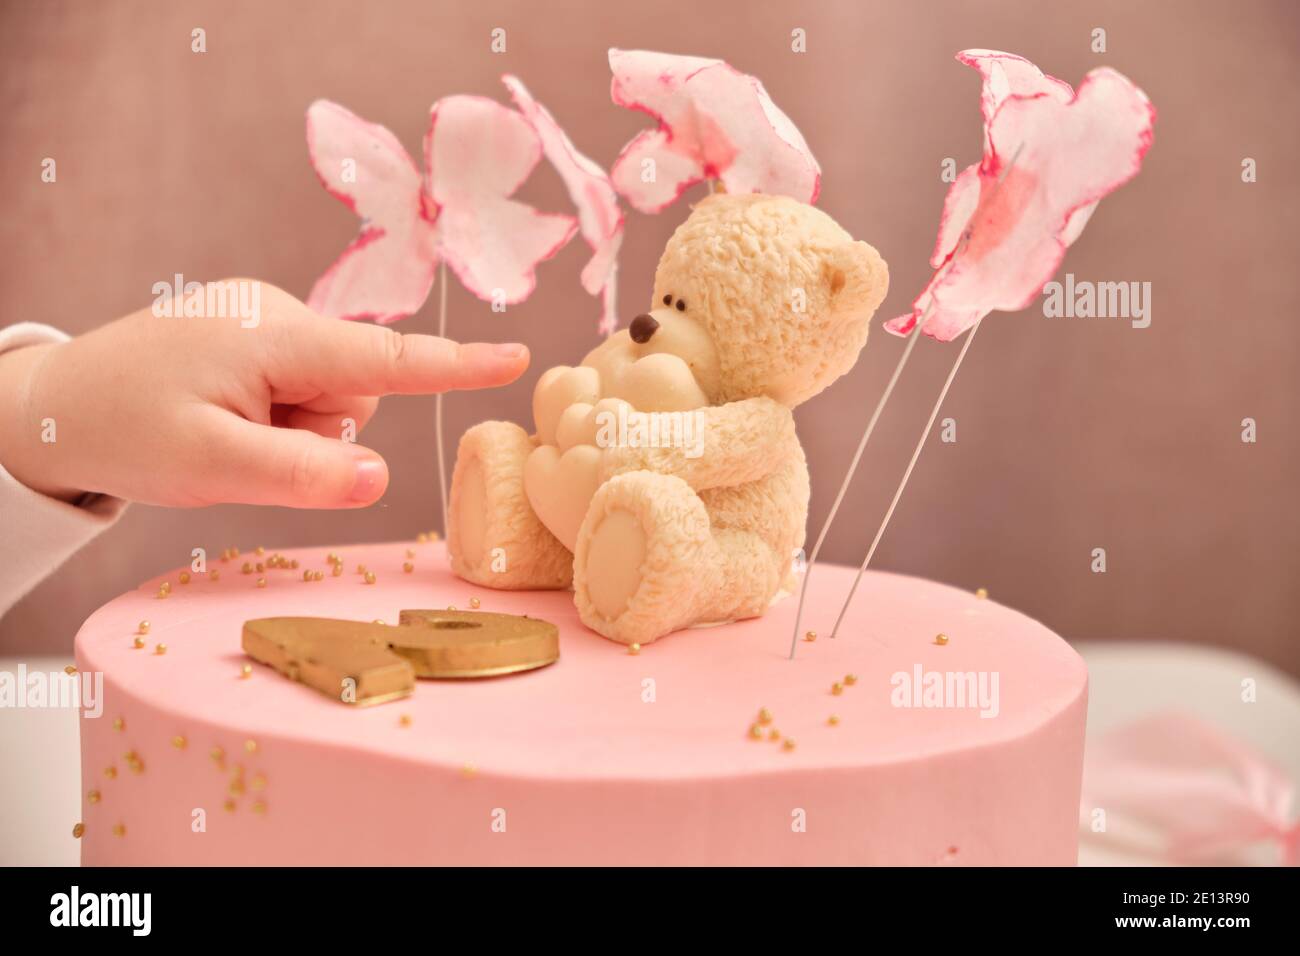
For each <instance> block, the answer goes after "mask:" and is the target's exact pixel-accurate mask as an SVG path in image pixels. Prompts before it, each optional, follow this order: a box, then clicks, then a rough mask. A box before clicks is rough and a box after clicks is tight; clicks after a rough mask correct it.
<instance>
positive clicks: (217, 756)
mask: <svg viewBox="0 0 1300 956" xmlns="http://www.w3.org/2000/svg"><path fill="white" fill-rule="evenodd" d="M208 756H209V757H211V758H212V762H213V763H221V762H222V761H223V760H225V759H226V752H225V751H224V750H222V749H221V748H220V747H213V748H212V749H211V750H209V751H208Z"/></svg>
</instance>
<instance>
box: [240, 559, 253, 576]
mask: <svg viewBox="0 0 1300 956" xmlns="http://www.w3.org/2000/svg"><path fill="white" fill-rule="evenodd" d="M239 573H240V574H252V573H253V566H252V565H251V564H250V563H249V562H247V561H245V562H244V566H243V567H242V568H240V569H239Z"/></svg>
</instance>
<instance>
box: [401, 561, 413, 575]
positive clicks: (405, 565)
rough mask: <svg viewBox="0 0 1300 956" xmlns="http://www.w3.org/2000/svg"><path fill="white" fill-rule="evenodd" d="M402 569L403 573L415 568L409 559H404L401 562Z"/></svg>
mask: <svg viewBox="0 0 1300 956" xmlns="http://www.w3.org/2000/svg"><path fill="white" fill-rule="evenodd" d="M402 570H403V571H404V572H405V573H407V574H410V573H411V572H412V571H414V570H415V565H414V564H412V563H411V562H410V561H404V562H403V563H402Z"/></svg>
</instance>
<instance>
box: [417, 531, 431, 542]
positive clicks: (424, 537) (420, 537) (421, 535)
mask: <svg viewBox="0 0 1300 956" xmlns="http://www.w3.org/2000/svg"><path fill="white" fill-rule="evenodd" d="M415 540H416V541H418V542H419V543H420V544H424V543H425V542H426V541H428V540H429V536H428V535H427V534H425V533H424V532H423V531H421V532H420V533H419V534H417V535H416V536H415Z"/></svg>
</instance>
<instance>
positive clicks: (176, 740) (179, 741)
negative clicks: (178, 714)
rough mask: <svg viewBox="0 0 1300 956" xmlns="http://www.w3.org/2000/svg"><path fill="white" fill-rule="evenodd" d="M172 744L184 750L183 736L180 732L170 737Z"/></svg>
mask: <svg viewBox="0 0 1300 956" xmlns="http://www.w3.org/2000/svg"><path fill="white" fill-rule="evenodd" d="M172 746H173V747H175V748H176V749H177V750H184V749H185V738H184V737H182V736H181V735H180V734H177V735H176V736H175V737H173V738H172Z"/></svg>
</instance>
